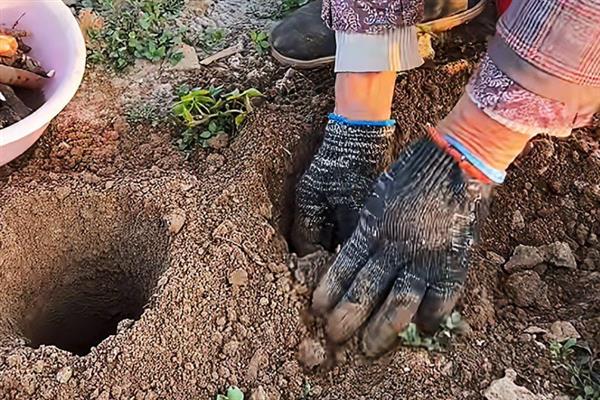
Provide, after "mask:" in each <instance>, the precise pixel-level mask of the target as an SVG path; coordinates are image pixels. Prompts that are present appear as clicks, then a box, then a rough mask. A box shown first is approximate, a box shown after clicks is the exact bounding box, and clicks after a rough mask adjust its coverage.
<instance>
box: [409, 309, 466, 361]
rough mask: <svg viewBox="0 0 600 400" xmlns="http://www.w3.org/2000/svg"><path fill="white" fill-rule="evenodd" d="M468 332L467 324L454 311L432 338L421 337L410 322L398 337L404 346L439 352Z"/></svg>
mask: <svg viewBox="0 0 600 400" xmlns="http://www.w3.org/2000/svg"><path fill="white" fill-rule="evenodd" d="M469 330H470V327H469V324H467V323H466V322H465V321H464V320H463V319H462V317H461V315H460V313H459V312H458V311H455V312H453V313H452V314H451V315H450V316H448V318H446V320H445V321H444V322H443V323H442V324H441V325H440V328H439V329H438V331H437V332H436V333H435V334H434V335H433V336H423V335H422V334H421V333H420V332H419V330H418V329H417V326H416V325H415V324H414V323H412V322H411V323H410V324H409V325H408V327H407V328H406V329H405V330H404V331H403V332H401V333H400V335H399V336H400V338H401V339H402V344H403V345H405V346H408V347H422V348H425V349H427V350H428V351H441V350H443V349H445V348H447V347H448V346H449V345H450V343H451V341H452V339H453V338H454V337H456V336H459V335H461V334H464V333H466V332H468V331H469Z"/></svg>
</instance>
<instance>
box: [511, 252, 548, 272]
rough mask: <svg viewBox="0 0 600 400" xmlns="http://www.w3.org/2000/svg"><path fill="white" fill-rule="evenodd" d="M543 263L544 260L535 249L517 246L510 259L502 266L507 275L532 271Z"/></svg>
mask: <svg viewBox="0 0 600 400" xmlns="http://www.w3.org/2000/svg"><path fill="white" fill-rule="evenodd" d="M543 261H544V258H543V256H542V254H541V253H540V251H539V250H538V249H537V248H536V247H532V246H523V245H519V246H517V248H516V249H515V252H514V253H513V255H512V257H511V258H510V259H509V260H508V262H507V263H506V264H504V269H505V270H506V272H509V273H512V272H517V271H522V270H526V269H532V268H533V267H535V266H536V265H538V264H541V263H542V262H543Z"/></svg>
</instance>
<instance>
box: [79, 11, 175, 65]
mask: <svg viewBox="0 0 600 400" xmlns="http://www.w3.org/2000/svg"><path fill="white" fill-rule="evenodd" d="M83 5H84V6H85V7H86V8H91V9H92V10H93V12H94V13H95V14H96V15H97V16H98V18H99V19H100V21H101V22H100V23H99V24H96V26H93V27H90V28H89V29H87V31H86V32H85V33H86V35H87V37H88V42H89V43H88V47H89V57H88V60H89V61H90V62H91V63H105V64H108V65H111V66H112V67H113V68H114V69H115V70H123V69H125V68H127V67H128V66H130V65H132V64H133V63H134V62H135V60H136V59H145V60H149V61H152V62H156V61H160V60H167V61H169V62H171V63H172V64H176V63H178V62H179V61H180V60H181V58H182V56H183V54H182V53H181V52H180V51H179V47H180V45H181V43H182V37H183V34H184V32H185V28H182V27H179V26H178V24H177V18H178V17H179V16H180V14H181V11H182V9H183V6H184V0H127V1H125V0H84V4H83Z"/></svg>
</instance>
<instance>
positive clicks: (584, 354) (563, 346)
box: [550, 338, 600, 400]
mask: <svg viewBox="0 0 600 400" xmlns="http://www.w3.org/2000/svg"><path fill="white" fill-rule="evenodd" d="M550 355H551V356H552V358H553V359H554V362H555V364H556V367H557V368H559V369H562V370H563V371H565V372H566V373H567V374H568V375H569V386H570V387H571V389H572V390H573V393H574V394H575V395H576V397H575V400H600V358H598V354H597V353H596V352H595V351H593V350H592V349H591V348H590V346H589V345H588V344H587V343H585V342H578V341H577V339H573V338H571V339H568V340H566V341H563V342H556V341H554V342H551V343H550Z"/></svg>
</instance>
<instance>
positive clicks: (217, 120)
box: [173, 87, 262, 150]
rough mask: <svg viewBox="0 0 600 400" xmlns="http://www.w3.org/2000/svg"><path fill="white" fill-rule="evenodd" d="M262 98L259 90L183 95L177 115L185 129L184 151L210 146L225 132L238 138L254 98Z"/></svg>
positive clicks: (217, 89)
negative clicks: (213, 139)
mask: <svg viewBox="0 0 600 400" xmlns="http://www.w3.org/2000/svg"><path fill="white" fill-rule="evenodd" d="M260 96H262V93H260V92H259V91H258V90H257V89H254V88H250V89H246V90H244V91H243V92H240V91H239V90H238V89H236V90H233V91H231V92H228V93H225V92H224V90H223V87H210V88H208V89H203V88H197V89H192V90H190V91H188V92H185V93H182V92H181V91H179V101H178V102H177V103H176V104H175V106H174V107H173V113H174V115H175V116H176V117H177V119H178V120H179V122H180V123H181V124H183V125H184V126H185V130H184V131H183V132H182V134H181V138H180V139H179V140H178V145H179V148H180V149H181V150H191V149H193V148H195V147H196V146H202V147H209V146H210V139H212V138H214V137H216V136H218V135H219V134H222V133H225V134H227V135H229V136H234V135H235V134H236V133H237V130H238V128H239V127H240V126H241V125H242V123H243V122H244V120H245V119H246V117H247V116H248V114H249V113H250V112H252V110H253V107H252V99H253V98H255V97H260Z"/></svg>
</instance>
